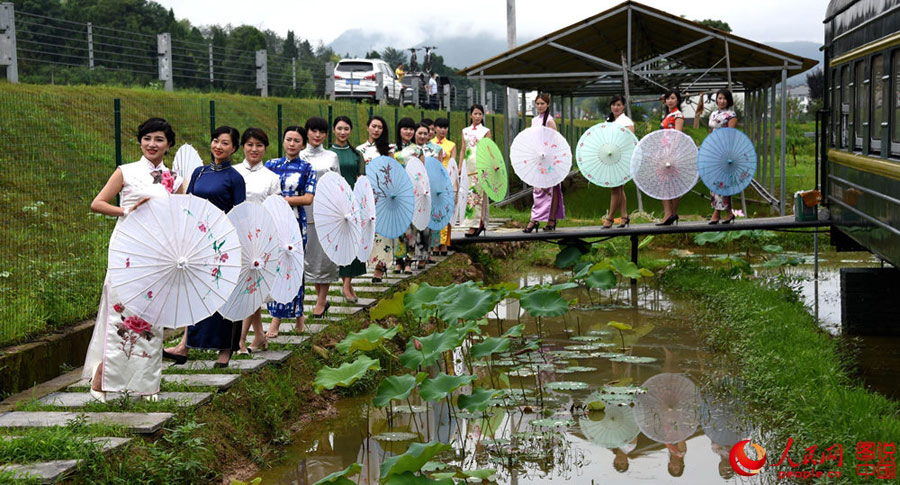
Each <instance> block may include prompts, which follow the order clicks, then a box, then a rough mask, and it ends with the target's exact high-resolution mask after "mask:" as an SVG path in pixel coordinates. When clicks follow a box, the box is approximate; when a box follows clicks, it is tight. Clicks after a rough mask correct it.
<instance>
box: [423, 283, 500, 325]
mask: <svg viewBox="0 0 900 485" xmlns="http://www.w3.org/2000/svg"><path fill="white" fill-rule="evenodd" d="M499 301H500V298H499V297H498V296H497V295H496V294H495V293H494V292H492V291H490V290H482V289H480V288H476V287H475V286H474V285H456V286H449V287H447V289H446V290H444V291H443V292H442V293H441V295H440V297H439V301H438V317H440V319H441V320H443V321H445V322H447V323H449V324H454V323H456V322H457V320H478V319H480V318H482V317H484V316H485V315H487V313H488V312H489V311H491V310H493V309H494V307H495V306H496V305H497V303H498V302H499Z"/></svg>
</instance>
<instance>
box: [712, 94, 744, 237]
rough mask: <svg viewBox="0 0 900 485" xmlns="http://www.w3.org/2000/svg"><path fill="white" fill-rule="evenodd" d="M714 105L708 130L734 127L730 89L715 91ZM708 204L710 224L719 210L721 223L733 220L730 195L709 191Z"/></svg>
mask: <svg viewBox="0 0 900 485" xmlns="http://www.w3.org/2000/svg"><path fill="white" fill-rule="evenodd" d="M716 106H717V107H718V108H719V109H717V110H715V111H713V112H712V113H710V114H709V132H710V133H712V132H713V131H716V130H718V129H719V128H736V127H737V124H738V118H737V113H735V112H734V110H733V109H732V107H733V106H734V97H733V96H732V95H731V91H729V90H727V89H720V90H719V91H718V92H717V93H716ZM709 195H710V201H709V202H710V205H711V206H712V208H713V214H712V218H710V220H709V224H710V225H714V224H718V223H719V219H720V216H719V211H722V212H723V213H724V214H727V215H726V217H725V219H722V224H731V222H732V221H733V220H734V212H732V211H731V196H730V195H719V194H717V193H715V192H713V191H712V190H710V191H709Z"/></svg>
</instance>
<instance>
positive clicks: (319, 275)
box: [300, 116, 341, 318]
mask: <svg viewBox="0 0 900 485" xmlns="http://www.w3.org/2000/svg"><path fill="white" fill-rule="evenodd" d="M306 136H307V137H308V139H307V141H306V149H305V150H303V151H302V152H300V158H302V159H303V160H306V161H307V162H308V163H309V164H310V165H311V166H312V169H313V170H314V171H315V172H316V180H318V179H321V178H322V176H324V175H325V174H326V173H328V172H335V173H340V171H341V168H340V165H339V164H338V156H337V154H336V153H334V152H333V151H331V150H326V149H325V148H323V147H322V144H323V143H325V138H326V137H327V136H328V122H327V121H325V119H324V118H319V117H318V116H314V117H312V118H310V119H308V120H306ZM310 209H311V210H310V211H309V213H308V214H307V217H308V222H307V224H308V227H307V231H308V232H309V238H308V240H307V241H306V265H305V268H304V272H303V275H304V278H306V281H309V282H310V283H313V284H314V285H315V286H316V305H315V307H314V308H313V318H324V317H325V314H326V313H327V312H328V309H329V308H330V307H331V304H330V303H328V301H327V298H328V285H330V284H331V283H334V282H335V281H337V279H338V275H339V273H338V267H337V265H336V264H334V262H333V261H331V259H330V258H329V257H328V255H326V254H325V250H324V249H322V245H321V244H320V243H319V237H318V236H317V235H316V221H315V212H316V209H315V202H313V204H312V206H311V208H310Z"/></svg>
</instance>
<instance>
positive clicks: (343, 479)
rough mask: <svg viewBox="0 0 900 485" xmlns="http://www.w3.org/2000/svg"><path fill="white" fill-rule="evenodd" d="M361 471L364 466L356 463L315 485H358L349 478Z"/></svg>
mask: <svg viewBox="0 0 900 485" xmlns="http://www.w3.org/2000/svg"><path fill="white" fill-rule="evenodd" d="M360 470H362V465H360V464H359V463H354V464H352V465H350V466H348V467H347V468H344V469H343V470H341V471H339V472H334V473H332V474H331V475H328V476H327V477H325V478H323V479H321V480H319V481H318V482H316V483H314V484H313V485H323V484H326V483H333V484H335V485H356V484H355V482H354V481H353V480H350V479H349V478H347V477H350V476H353V475H356V474H357V473H359V472H360ZM251 483H253V482H251Z"/></svg>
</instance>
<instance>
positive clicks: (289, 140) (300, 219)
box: [266, 126, 317, 338]
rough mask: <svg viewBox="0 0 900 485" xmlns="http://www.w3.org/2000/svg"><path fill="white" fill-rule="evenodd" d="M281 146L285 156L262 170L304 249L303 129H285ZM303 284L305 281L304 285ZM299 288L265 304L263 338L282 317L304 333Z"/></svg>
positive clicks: (308, 198) (306, 169)
mask: <svg viewBox="0 0 900 485" xmlns="http://www.w3.org/2000/svg"><path fill="white" fill-rule="evenodd" d="M282 146H283V147H284V154H285V156H283V157H281V158H275V159H273V160H269V161H268V162H266V168H268V169H269V170H271V171H272V172H273V173H274V174H275V175H276V176H277V177H278V180H279V185H280V190H281V196H282V197H284V200H286V201H287V203H288V205H290V206H291V210H293V211H294V217H296V218H297V225H298V226H300V234H302V235H303V246H304V247H306V241H307V239H308V237H307V235H306V230H307V226H306V211H307V206H309V205H311V204H312V203H313V198H314V196H315V194H316V181H317V179H316V172H315V170H313V169H312V166H311V165H310V164H309V163H307V162H306V161H305V160H303V159H302V158H300V151H301V149H302V148H303V147H304V146H306V129H304V128H303V127H301V126H288V127H287V128H285V129H284V134H283V135H282ZM304 283H305V282H304ZM303 296H304V291H303V285H302V284H301V285H300V289H299V290H298V291H297V296H295V297H294V299H293V300H291V301H289V302H271V303H269V304H267V305H266V307H267V308H268V310H269V314H270V315H272V323H271V324H270V325H269V331H268V332H266V337H267V338H274V337H277V336H278V329H279V327H280V326H281V320H282V319H284V318H294V319H296V327H295V330H296V332H297V333H302V332H304V331H306V325H305V321H306V317H305V316H304V315H303Z"/></svg>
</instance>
